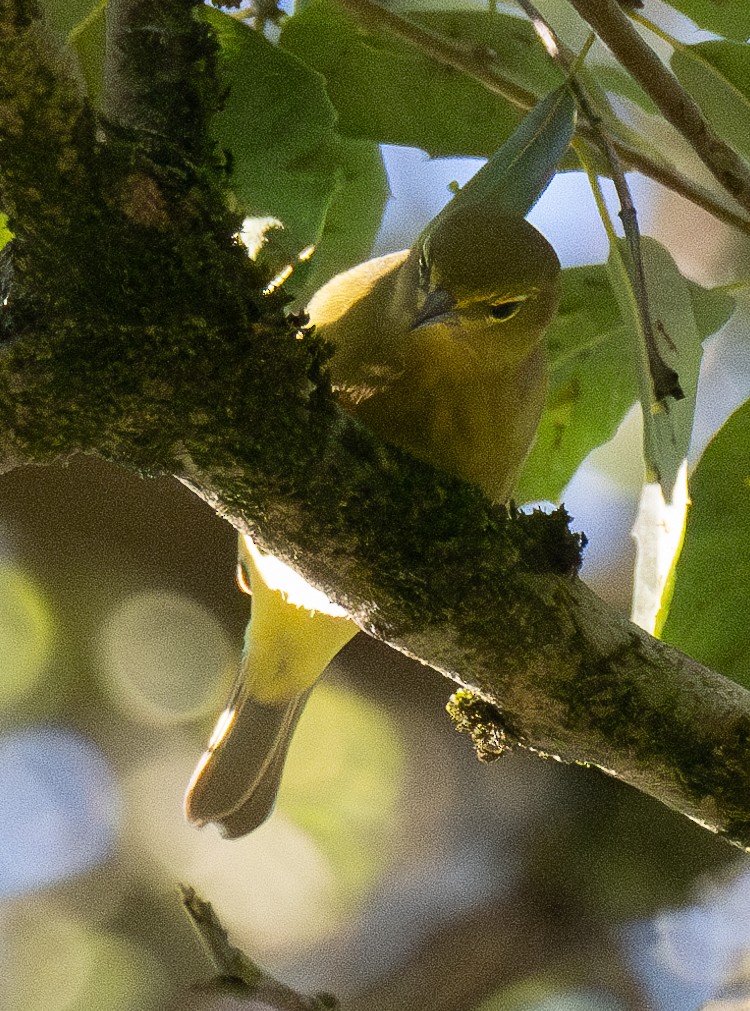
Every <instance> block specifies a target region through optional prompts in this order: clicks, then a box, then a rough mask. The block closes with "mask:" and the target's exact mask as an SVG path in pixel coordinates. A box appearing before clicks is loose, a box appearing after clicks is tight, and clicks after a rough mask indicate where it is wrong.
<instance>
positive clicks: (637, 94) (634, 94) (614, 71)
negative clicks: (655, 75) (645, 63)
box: [590, 63, 658, 116]
mask: <svg viewBox="0 0 750 1011" xmlns="http://www.w3.org/2000/svg"><path fill="white" fill-rule="evenodd" d="M590 72H593V75H594V76H595V78H596V80H597V81H598V83H599V85H600V86H601V87H602V88H603V89H604V90H605V91H610V92H612V93H613V94H615V95H618V96H619V97H620V98H627V99H629V100H630V101H631V102H635V103H636V105H639V106H640V107H641V108H642V109H643V110H644V111H645V112H648V113H649V114H650V115H652V116H653V115H657V114H658V109H657V108H656V106H655V105H654V103H653V101H652V100H651V98H650V96H649V95H647V94H646V92H645V91H644V90H643V88H642V87H641V86H640V85H639V84H638V83H637V82H636V81H634V80H633V78H632V77H631V76H630V74H629V73H628V72H627V71H626V70H623V69H622V67H620V65H619V64H616V63H607V64H600V65H599V66H596V67H592V68H590Z"/></svg>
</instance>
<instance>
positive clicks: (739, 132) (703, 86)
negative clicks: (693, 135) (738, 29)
mask: <svg viewBox="0 0 750 1011" xmlns="http://www.w3.org/2000/svg"><path fill="white" fill-rule="evenodd" d="M671 63H672V70H673V71H674V73H675V75H676V76H677V78H678V79H679V81H680V83H681V84H682V85H683V86H684V87H685V88H686V90H687V91H689V92H690V94H691V95H692V96H693V98H694V99H695V100H696V102H697V103H698V105H699V106H700V107H701V110H702V111H703V114H704V115H705V116H706V118H707V119H708V121H709V122H710V123H711V125H712V126H713V127H714V129H715V130H716V131H717V132H718V133H719V134H720V135H721V136H722V137H723V138H724V140H727V141H728V142H729V143H730V144H731V145H732V146H733V147H734V148H735V149H736V150H737V151H738V152H739V153H740V154H742V155H744V156H745V157H746V158H750V47H748V46H747V45H743V44H740V43H738V42H701V43H699V44H698V45H696V46H681V47H680V48H679V49H677V50H675V52H674V53H673V54H672V60H671Z"/></svg>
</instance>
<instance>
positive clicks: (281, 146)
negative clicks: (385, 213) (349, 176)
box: [202, 8, 339, 250]
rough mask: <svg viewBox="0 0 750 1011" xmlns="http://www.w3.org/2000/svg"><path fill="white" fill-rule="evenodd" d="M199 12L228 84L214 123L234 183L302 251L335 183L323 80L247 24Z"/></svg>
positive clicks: (313, 237) (247, 205)
mask: <svg viewBox="0 0 750 1011" xmlns="http://www.w3.org/2000/svg"><path fill="white" fill-rule="evenodd" d="M202 13H203V16H204V17H205V18H206V20H207V21H208V23H209V24H210V25H211V27H212V28H213V29H214V31H215V32H216V35H217V38H218V41H219V44H220V46H221V53H220V57H219V72H220V75H221V79H222V81H223V83H224V85H225V86H226V87H227V88H228V89H229V91H228V96H227V100H226V103H225V106H224V109H223V110H222V111H221V112H220V113H219V114H218V115H217V116H216V117H215V119H214V125H213V129H214V134H215V136H216V137H217V139H218V140H219V142H220V143H221V145H222V146H223V147H225V148H227V149H228V150H230V151H231V153H232V156H233V168H232V185H233V187H234V190H235V192H236V194H237V196H238V198H239V201H240V204H241V206H242V207H243V209H244V210H245V211H246V212H247V213H248V214H251V215H255V216H259V217H260V216H266V215H268V216H272V217H277V218H279V219H280V220H281V221H282V222H283V223H284V225H285V227H286V229H287V233H288V237H289V241H290V244H291V246H292V248H294V249H295V250H301V249H302V248H303V247H305V246H307V245H308V244H310V243H314V242H317V241H318V238H319V236H320V232H321V229H322V227H323V221H324V219H325V215H326V212H327V210H328V206H329V204H330V202H331V199H332V197H333V195H334V192H335V190H336V187H337V185H338V173H339V152H338V137H337V134H336V131H335V129H334V124H335V118H336V116H335V112H334V110H333V107H332V105H331V103H330V101H329V100H328V97H327V95H326V92H325V85H324V82H323V79H322V78H321V77H320V75H319V74H317V73H316V72H315V71H313V70H310V69H309V68H307V67H305V66H304V65H303V64H302V63H301V62H300V61H299V60H298V59H297V58H296V57H294V56H293V55H291V54H290V53H288V52H285V51H284V50H283V49H279V48H278V47H276V46H273V45H271V43H270V42H268V40H267V39H266V38H265V37H264V36H263V35H262V34H260V33H259V32H255V31H253V30H252V29H251V28H248V27H247V25H244V24H242V23H241V22H239V21H237V20H236V19H233V18H230V17H228V16H227V15H225V14H222V13H220V12H219V11H214V10H209V9H208V8H204V9H203V11H202Z"/></svg>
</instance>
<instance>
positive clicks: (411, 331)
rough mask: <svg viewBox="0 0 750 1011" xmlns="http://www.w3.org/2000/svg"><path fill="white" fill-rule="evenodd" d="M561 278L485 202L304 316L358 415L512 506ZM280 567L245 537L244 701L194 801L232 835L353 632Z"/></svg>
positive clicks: (340, 280)
mask: <svg viewBox="0 0 750 1011" xmlns="http://www.w3.org/2000/svg"><path fill="white" fill-rule="evenodd" d="M449 208H450V205H449ZM559 278H560V264H559V262H558V259H557V256H556V254H555V251H554V250H553V249H552V247H551V246H550V244H549V243H548V242H547V240H546V239H545V238H544V237H543V236H542V235H540V233H539V232H538V231H536V229H535V228H533V227H532V226H531V225H530V224H529V223H528V222H527V221H525V220H524V219H523V218H522V217H519V216H514V215H511V214H507V213H499V212H493V209H492V208H491V207H490V208H488V207H487V206H486V205H479V206H474V207H469V208H465V209H463V210H462V211H461V213H458V211H456V212H455V213H450V210H449V212H448V213H444V214H442V215H440V216H439V217H438V218H437V219H435V221H433V222H432V224H431V226H430V227H428V229H427V230H426V232H425V233H424V234H423V235H422V236H421V237H420V239H419V240H418V241H417V242H416V243H415V245H414V246H413V247H412V248H411V249H405V250H402V251H401V252H398V253H392V254H390V255H388V256H381V257H378V258H377V259H374V260H369V261H367V262H366V263H363V264H360V265H359V266H357V267H354V268H352V269H351V270H348V271H346V272H345V273H343V274H339V275H338V276H337V277H335V278H333V280H331V281H329V282H328V284H326V285H324V286H323V287H322V288H321V289H320V290H319V291H318V292H317V293H316V294H315V295H314V296H313V298H312V300H311V302H310V304H309V306H308V312H309V315H310V319H311V322H312V323H314V324H315V326H316V327H317V329H318V331H319V332H320V333H322V334H323V336H324V337H326V338H327V339H328V340H330V341H331V343H332V344H333V346H334V355H333V358H332V361H331V374H332V379H333V383H334V388H335V389H336V391H337V394H338V396H339V399H340V401H341V404H342V406H343V407H344V408H345V409H346V410H347V411H349V412H350V413H351V414H353V415H355V416H356V417H357V418H358V419H359V420H360V421H361V422H362V423H363V424H364V425H366V426H367V427H369V428H370V429H371V430H372V431H373V432H374V433H375V434H376V435H378V436H379V437H380V438H381V439H382V440H383V441H385V442H389V443H392V444H394V445H397V446H400V447H401V448H403V449H405V450H407V451H408V452H410V453H412V454H413V455H414V456H416V457H419V458H420V459H422V460H425V461H427V462H429V463H432V464H434V465H435V466H436V467H439V468H441V469H443V470H445V471H448V472H450V473H451V474H454V475H457V476H458V477H461V478H463V479H464V480H466V481H468V482H470V483H473V484H475V485H478V486H479V487H480V488H482V489H483V490H484V492H485V493H486V494H487V496H488V497H489V498H491V499H492V500H493V501H496V502H504V501H507V500H508V498H509V497H510V495H511V493H512V491H513V487H514V484H515V482H516V480H517V478H518V474H519V471H520V469H521V466H522V465H523V462H524V460H525V459H526V456H527V454H528V452H529V449H530V448H531V445H532V443H533V441H534V436H535V434H536V429H537V426H538V423H539V417H540V414H541V411H542V407H543V405H544V399H545V394H546V387H547V365H546V354H545V342H544V333H545V330H546V328H547V326H548V325H549V323H550V321H551V320H552V318H553V317H554V315H555V313H556V311H557V307H558V303H559V298H560V292H559ZM274 563H275V565H277V566H278V565H280V563H279V562H278V561H277V560H276V559H268V558H264V557H263V556H262V555H261V554H260V552H258V551H257V549H256V548H255V547H254V545H253V544H252V541H251V540H250V539H249V538H245V537H241V538H240V572H241V578H240V582H241V585H242V583H244V584H245V585H246V587H247V588H248V589H249V590H250V591H251V592H252V595H253V607H252V616H251V620H250V624H249V625H248V629H247V632H246V637H245V649H244V652H243V657H242V661H241V664H240V671H239V675H238V678H237V682H236V687H235V690H234V692H233V694H232V697H231V698H230V701H229V704H228V706H227V708H226V709H225V711H224V713H223V714H222V717H221V718H220V720H219V723H218V725H217V727H216V730H215V731H214V734H213V736H212V738H211V741H210V742H209V745H208V749H207V750H206V752H205V753H204V755H203V757H202V759H201V761H200V763H199V765H198V767H197V769H196V771H195V773H194V774H193V778H192V780H191V782H190V785H189V787H188V791H187V796H186V800H185V807H186V814H187V817H188V819H189V820H190V821H191V822H193V823H195V824H197V825H204V824H206V823H208V822H214V823H215V824H217V825H218V826H219V828H220V830H221V831H222V833H223V834H224V835H225V836H228V837H237V836H241V835H244V834H245V833H247V832H250V831H251V830H252V829H254V828H256V827H257V826H258V825H260V824H261V823H262V822H263V821H265V819H266V818H267V817H268V815H269V814H270V813H271V811H272V809H273V805H274V803H275V800H276V794H277V791H278V787H279V783H280V781H281V775H282V771H283V766H284V761H285V758H286V753H287V750H288V746H289V742H290V739H291V735H292V732H293V730H294V727H295V725H296V723H297V720H298V718H299V715H300V713H301V711H302V708H303V707H304V704H305V702H306V700H307V697H308V695H309V693H310V691H311V689H312V687H313V685H314V684H315V682H316V681H317V679H318V678H319V677H320V675H321V674H322V673H323V671H324V670H325V668H326V666H327V665H328V663H329V662H330V661H331V660H332V659H333V657H334V656H335V654H336V653H337V652H338V651H339V650H340V649H341V648H342V647H343V646H344V645H345V643H346V642H348V641H349V639H351V637H352V636H353V635H354V634H355V633H356V631H357V627H356V625H354V623H353V622H351V621H350V620H349V619H347V618H346V617H345V615H344V612H343V611H342V610H341V609H340V608H337V607H336V605H333V604H331V603H330V601H328V602H327V605H326V604H325V603H324V602H325V601H326V598H325V597H324V596H323V595H322V594H319V595H318V598H317V600H314V601H313V602H308V603H307V604H306V605H305V604H304V603H300V598H299V596H295V594H294V590H293V589H290V587H293V585H294V584H295V580H296V581H297V587H298V586H299V583H303V584H304V581H303V580H301V579H300V577H298V576H296V575H295V574H294V573H292V572H291V570H287V572H286V575H285V576H284V577H283V578H282V577H279V576H278V574H276V575H274V573H273V572H272V571H269V566H270V567H271V569H272V568H273V564H274ZM284 568H285V567H284ZM280 571H282V570H277V572H280ZM282 584H283V585H282ZM304 585H305V586H306V585H307V584H304ZM308 589H310V588H309V587H308ZM313 592H316V591H313ZM326 610H327V613H326Z"/></svg>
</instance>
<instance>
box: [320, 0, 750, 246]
mask: <svg viewBox="0 0 750 1011" xmlns="http://www.w3.org/2000/svg"><path fill="white" fill-rule="evenodd" d="M339 3H340V5H341V6H342V7H343V8H345V9H346V10H347V11H348V12H349V13H350V14H351V15H352V16H353V17H355V18H356V19H357V20H358V21H359V22H361V23H362V24H363V25H366V26H367V27H368V28H376V29H380V30H381V31H382V30H383V29H385V30H386V31H387V32H389V33H390V34H391V35H394V36H396V37H397V38H400V39H402V40H403V41H404V42H408V43H409V44H410V45H412V46H414V47H415V48H416V49H419V50H420V52H422V53H424V54H425V55H426V56H429V57H430V59H432V60H434V61H435V62H436V63H440V64H442V65H443V66H446V67H451V68H452V69H453V70H458V71H460V72H461V73H463V74H466V76H467V77H471V78H472V79H473V80H475V81H478V82H479V83H480V84H481V85H482V86H483V87H485V88H486V89H487V90H488V91H490V92H492V93H493V94H495V95H500V96H501V97H502V98H504V99H505V100H506V101H508V102H510V103H511V105H513V106H515V107H516V108H517V109H520V110H521V111H523V112H528V111H529V110H530V109H532V108H533V107H534V106H535V105H536V103H537V101H538V100H539V96H538V95H535V94H534V93H533V92H531V91H528V90H527V89H526V88H523V87H521V86H520V85H518V84H516V83H515V82H514V81H511V80H509V79H508V78H506V77H504V76H503V75H502V74H501V73H500V72H499V71H498V70H497V68H496V67H494V66H493V65H492V63H491V62H489V61H488V59H487V55H486V53H484V54H482V53H478V52H476V51H475V50H474V49H471V48H470V47H463V46H460V45H456V44H455V43H453V42H450V41H449V40H448V39H445V38H443V37H442V36H440V35H438V34H436V33H435V32H431V31H429V30H428V29H426V28H422V27H421V26H420V25H417V24H414V22H412V21H408V20H407V19H406V18H404V17H402V16H401V15H400V14H396V13H394V12H393V11H390V10H386V9H385V8H384V7H381V6H380V4H379V3H376V2H375V0H339ZM579 133H580V134H581V136H583V137H586V138H587V139H588V140H591V141H592V142H595V138H594V137H593V135H592V133H591V129H590V127H588V126H587V125H586V124H581V125H580V126H579ZM613 147H614V148H615V150H616V151H617V153H618V155H619V156H620V158H621V159H622V160H623V161H624V162H625V164H626V165H628V167H629V168H632V169H635V170H636V171H638V172H642V173H643V174H644V175H647V176H649V177H650V178H651V179H654V180H655V181H656V182H658V183H661V185H662V186H666V187H667V189H670V190H672V191H674V192H675V193H678V194H679V195H680V196H683V197H685V198H686V199H688V200H690V201H691V202H692V203H694V204H696V205H697V206H698V207H702V208H703V209H704V210H706V211H708V213H709V214H712V215H713V216H714V217H715V218H717V220H719V221H723V222H725V223H726V224H728V225H732V226H733V227H734V228H737V229H738V230H739V231H741V232H744V233H745V234H750V221H748V220H747V219H746V218H744V217H743V216H742V215H740V214H738V213H737V212H735V211H733V210H732V209H731V208H729V207H726V206H724V205H723V204H722V203H720V202H719V201H718V200H717V199H716V198H715V197H714V196H713V195H712V194H710V193H708V192H707V191H706V190H704V189H703V188H702V187H701V186H698V185H696V184H695V183H694V182H692V180H690V179H687V178H685V177H684V176H682V175H680V173H679V172H676V171H675V170H674V169H673V168H672V167H671V166H669V165H667V164H666V163H659V162H658V161H656V160H655V159H654V158H652V157H651V156H650V155H648V154H645V153H644V152H642V151H639V150H637V149H636V148H635V147H633V146H632V145H630V144H628V143H627V142H625V141H623V140H620V139H615V140H613Z"/></svg>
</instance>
